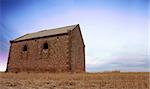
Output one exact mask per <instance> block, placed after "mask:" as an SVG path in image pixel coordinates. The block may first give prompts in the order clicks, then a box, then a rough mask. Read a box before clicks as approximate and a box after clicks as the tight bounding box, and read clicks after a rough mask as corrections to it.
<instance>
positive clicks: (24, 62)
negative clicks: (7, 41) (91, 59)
mask: <svg viewBox="0 0 150 89" xmlns="http://www.w3.org/2000/svg"><path fill="white" fill-rule="evenodd" d="M68 38H69V36H68V35H61V36H55V37H48V38H41V39H35V40H27V41H21V42H16V43H14V42H13V43H12V44H11V49H10V55H9V62H8V67H7V71H8V72H20V71H26V72H31V71H36V72H42V71H43V72H45V71H49V72H67V71H70V68H69V67H70V63H69V62H70V60H69V45H68V44H69V40H68ZM45 42H47V43H48V49H43V44H44V43H45ZM24 45H27V51H23V47H24Z"/></svg>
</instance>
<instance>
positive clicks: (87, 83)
mask: <svg viewBox="0 0 150 89" xmlns="http://www.w3.org/2000/svg"><path fill="white" fill-rule="evenodd" d="M0 89H150V73H79V74H72V73H58V74H56V73H0Z"/></svg>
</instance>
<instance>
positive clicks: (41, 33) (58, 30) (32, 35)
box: [13, 24, 78, 41]
mask: <svg viewBox="0 0 150 89" xmlns="http://www.w3.org/2000/svg"><path fill="white" fill-rule="evenodd" d="M77 25H78V24H76V25H70V26H65V27H59V28H54V29H47V30H42V31H39V32H35V33H30V34H25V35H23V36H21V37H19V38H16V39H15V40H13V41H20V40H26V39H32V38H39V37H45V36H51V35H57V34H63V33H68V31H70V30H73V29H74V28H75V27H76V26H77Z"/></svg>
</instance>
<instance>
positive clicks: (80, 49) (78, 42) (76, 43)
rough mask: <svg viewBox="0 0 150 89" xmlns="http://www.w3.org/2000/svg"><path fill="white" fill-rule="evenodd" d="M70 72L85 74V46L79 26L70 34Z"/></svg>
mask: <svg viewBox="0 0 150 89" xmlns="http://www.w3.org/2000/svg"><path fill="white" fill-rule="evenodd" d="M70 39H71V70H72V71H74V72H85V49H84V48H85V45H84V42H83V39H82V34H81V31H80V28H79V26H77V27H76V28H75V29H74V30H72V32H71V38H70Z"/></svg>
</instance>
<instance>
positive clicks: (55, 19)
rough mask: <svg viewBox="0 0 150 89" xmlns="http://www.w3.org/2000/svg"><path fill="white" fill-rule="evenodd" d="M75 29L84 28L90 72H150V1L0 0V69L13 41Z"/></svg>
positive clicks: (82, 29) (87, 65) (5, 62)
mask: <svg viewBox="0 0 150 89" xmlns="http://www.w3.org/2000/svg"><path fill="white" fill-rule="evenodd" d="M72 24H80V27H81V31H82V34H83V38H84V42H85V46H86V70H87V71H88V72H99V71H109V70H121V71H150V69H149V64H150V61H149V55H148V0H1V2H0V30H1V31H0V70H1V71H4V70H5V69H6V64H7V56H8V50H9V41H10V40H12V39H14V38H16V37H19V36H21V35H24V34H26V33H32V32H36V31H40V30H43V29H49V28H56V27H62V26H66V25H72Z"/></svg>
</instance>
